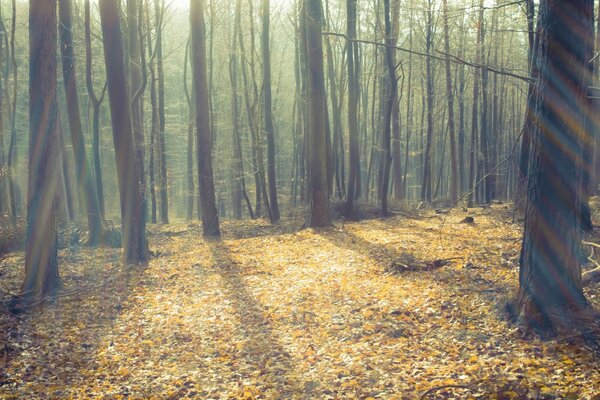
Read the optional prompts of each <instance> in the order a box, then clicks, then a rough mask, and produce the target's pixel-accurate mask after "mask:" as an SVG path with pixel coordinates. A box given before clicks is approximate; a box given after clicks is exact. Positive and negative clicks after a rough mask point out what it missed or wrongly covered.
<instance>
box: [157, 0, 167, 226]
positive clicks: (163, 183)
mask: <svg viewBox="0 0 600 400" xmlns="http://www.w3.org/2000/svg"><path fill="white" fill-rule="evenodd" d="M164 8H165V6H164V0H155V1H154V13H155V16H156V50H155V52H156V56H155V57H156V78H157V79H158V93H157V94H158V143H157V144H158V161H159V167H160V168H159V175H158V177H159V180H158V182H159V185H158V186H159V194H160V220H161V222H162V223H165V224H166V223H168V222H169V197H168V195H167V186H168V183H167V150H166V144H165V143H166V142H165V74H164V67H163V50H162V32H163V27H162V25H163V17H162V15H163V14H164Z"/></svg>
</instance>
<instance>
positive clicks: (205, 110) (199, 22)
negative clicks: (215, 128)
mask: <svg viewBox="0 0 600 400" xmlns="http://www.w3.org/2000/svg"><path fill="white" fill-rule="evenodd" d="M190 26H191V35H192V70H193V76H194V78H193V82H194V96H195V99H196V131H197V135H196V149H197V155H198V191H199V193H200V204H201V205H202V230H203V233H204V236H205V237H219V236H220V235H221V232H220V229H219V215H218V212H217V206H216V202H215V184H214V175H213V167H212V132H211V131H210V120H209V118H210V110H209V106H208V82H207V70H206V47H205V41H206V32H205V26H204V1H203V0H190Z"/></svg>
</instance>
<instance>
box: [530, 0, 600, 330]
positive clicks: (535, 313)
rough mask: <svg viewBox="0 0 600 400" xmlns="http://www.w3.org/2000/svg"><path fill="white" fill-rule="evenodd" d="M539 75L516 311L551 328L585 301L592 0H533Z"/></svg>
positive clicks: (532, 323) (533, 322)
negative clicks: (582, 216)
mask: <svg viewBox="0 0 600 400" xmlns="http://www.w3.org/2000/svg"><path fill="white" fill-rule="evenodd" d="M537 34H538V39H539V40H538V46H539V47H538V61H537V65H538V66H539V71H538V72H539V76H538V79H537V80H536V84H535V87H534V98H535V103H534V107H533V109H532V111H533V117H534V121H536V123H535V125H534V129H533V131H532V132H531V133H532V137H531V139H532V147H531V150H532V155H531V158H530V160H531V162H530V165H529V174H528V183H527V206H526V215H527V220H526V222H525V232H524V235H523V243H522V249H521V261H520V270H519V294H518V307H519V312H520V316H519V319H520V321H521V322H522V323H524V324H525V325H526V326H528V327H533V328H537V329H549V328H550V329H551V328H553V327H554V326H555V324H556V322H557V320H561V319H562V320H564V319H568V320H570V319H572V318H574V315H573V313H577V312H578V311H581V310H582V309H583V308H584V307H585V305H586V299H585V297H584V294H583V289H582V281H581V268H580V262H579V260H580V253H581V248H580V246H581V228H582V224H581V219H580V212H581V207H582V204H584V203H585V202H586V201H587V192H586V190H585V189H584V188H583V186H582V185H581V182H582V178H583V172H584V171H583V168H584V164H583V162H584V148H585V146H588V145H589V143H590V142H591V132H590V130H589V126H587V119H588V118H589V117H590V115H589V114H588V113H589V112H590V110H591V108H590V105H589V100H588V99H587V86H588V84H589V83H590V80H589V78H588V66H587V63H588V61H589V60H590V59H591V50H592V48H593V47H592V46H593V2H592V0H585V1H575V0H560V1H559V0H547V1H545V2H542V3H541V7H540V14H539V28H538V33H537Z"/></svg>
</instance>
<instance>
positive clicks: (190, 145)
mask: <svg viewBox="0 0 600 400" xmlns="http://www.w3.org/2000/svg"><path fill="white" fill-rule="evenodd" d="M189 53H190V40H189V39H188V41H187V43H186V45H185V57H184V61H183V91H184V93H185V98H186V100H187V104H188V110H189V116H188V124H187V128H188V135H187V220H188V221H191V220H192V219H193V217H194V118H195V115H196V113H195V110H194V109H195V106H194V102H193V101H192V97H191V96H190V91H189V89H188V82H187V69H188V63H189Z"/></svg>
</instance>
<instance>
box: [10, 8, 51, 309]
mask: <svg viewBox="0 0 600 400" xmlns="http://www.w3.org/2000/svg"><path fill="white" fill-rule="evenodd" d="M56 27H57V21H56V1H36V2H32V3H31V4H30V7H29V56H30V59H29V116H30V122H29V180H28V196H27V233H26V244H25V280H24V282H23V286H22V287H21V293H22V296H21V297H20V298H18V299H15V300H16V302H15V304H14V308H15V309H20V308H24V307H27V306H29V305H31V304H32V303H33V302H35V301H38V300H40V299H41V298H43V297H45V296H48V295H53V294H55V293H56V291H57V289H59V288H60V286H61V282H60V278H59V276H58V259H57V253H58V236H57V228H56V206H57V197H58V190H59V187H58V185H59V182H60V178H59V173H60V168H59V166H58V165H57V163H58V160H59V157H60V154H59V153H60V148H59V138H58V134H59V131H58V129H59V128H58V109H57V102H56V91H57V82H56V72H57V71H56V69H57V67H56V29H57V28H56Z"/></svg>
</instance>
